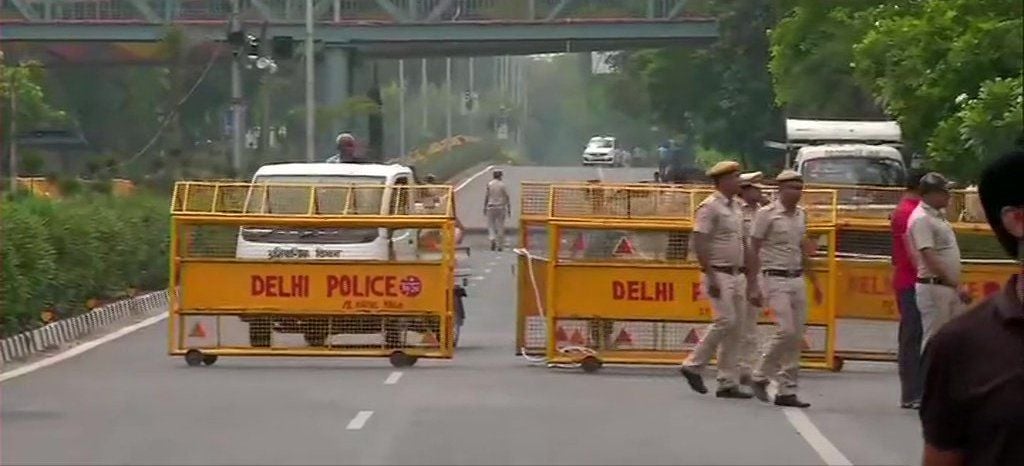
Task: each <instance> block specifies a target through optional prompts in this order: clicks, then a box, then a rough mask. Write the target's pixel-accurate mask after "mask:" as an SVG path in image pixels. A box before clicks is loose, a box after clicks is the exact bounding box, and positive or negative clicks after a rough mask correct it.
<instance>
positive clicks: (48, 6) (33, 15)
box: [0, 0, 688, 23]
mask: <svg viewBox="0 0 1024 466" xmlns="http://www.w3.org/2000/svg"><path fill="white" fill-rule="evenodd" d="M236 1H237V3H238V8H239V13H240V15H241V16H242V17H244V18H245V19H249V20H259V21H269V22H272V23H275V22H290V21H302V20H303V19H304V18H305V11H304V10H305V3H306V2H305V0H6V1H4V2H0V19H5V20H26V21H33V22H64V21H111V20H122V21H123V20H133V21H143V22H147V23H170V22H175V21H189V20H225V19H227V18H228V17H229V16H230V15H231V14H232V12H233V9H234V3H235V2H236ZM687 3H688V0H314V5H315V6H314V16H315V17H316V20H317V21H342V20H348V21H351V20H374V21H392V22H438V21H441V22H453V21H480V20H499V21H501V20H528V21H534V20H546V21H553V20H559V19H585V18H590V19H593V18H619V19H622V18H646V19H672V18H675V17H678V16H680V15H685V14H686V8H685V7H686V6H687Z"/></svg>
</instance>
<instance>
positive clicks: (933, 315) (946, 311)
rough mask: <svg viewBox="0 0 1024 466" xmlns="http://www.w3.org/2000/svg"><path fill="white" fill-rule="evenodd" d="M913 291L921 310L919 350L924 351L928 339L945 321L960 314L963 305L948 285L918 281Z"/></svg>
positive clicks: (958, 296) (918, 307) (955, 292)
mask: <svg viewBox="0 0 1024 466" xmlns="http://www.w3.org/2000/svg"><path fill="white" fill-rule="evenodd" d="M914 291H915V293H916V294H917V309H918V310H919V311H920V312H921V329H922V332H921V351H924V347H925V346H926V345H927V344H928V339H929V338H931V337H933V336H935V334H936V333H937V332H938V331H939V329H941V328H942V326H943V325H946V322H949V321H950V320H952V319H953V318H954V317H956V316H958V315H960V313H961V312H963V310H964V305H963V303H962V302H960V295H959V294H958V293H957V291H956V289H955V288H953V287H950V286H945V285H933V284H927V283H918V284H917V285H916V286H915V287H914Z"/></svg>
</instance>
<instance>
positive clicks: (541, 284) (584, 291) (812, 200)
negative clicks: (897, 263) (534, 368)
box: [517, 183, 836, 372]
mask: <svg viewBox="0 0 1024 466" xmlns="http://www.w3.org/2000/svg"><path fill="white" fill-rule="evenodd" d="M710 193H711V190H710V189H707V188H693V187H676V186H670V185H657V186H655V185H647V186H644V185H637V184H622V185H616V184H587V183H564V184H546V183H525V184H524V185H523V187H522V199H521V212H522V216H521V220H520V221H521V226H520V241H521V245H522V247H521V248H520V250H519V252H520V253H521V254H520V258H519V266H518V270H519V274H518V275H519V308H518V319H517V321H518V324H517V343H518V345H517V346H519V348H520V352H521V353H524V354H527V355H541V354H542V355H544V356H545V359H546V360H547V361H548V362H549V363H553V364H561V363H580V364H581V365H582V367H583V369H584V370H585V371H588V372H589V371H594V370H597V369H598V368H600V367H601V366H602V365H603V364H604V363H612V364H679V363H681V362H682V361H683V359H684V358H685V357H686V354H687V353H688V351H689V350H691V349H692V347H693V346H694V344H695V343H696V342H697V341H698V340H699V338H700V333H699V332H700V331H701V329H702V328H703V327H704V326H705V325H706V324H707V323H708V322H709V321H710V319H711V309H710V303H709V302H708V300H707V299H706V298H705V297H704V296H703V295H702V293H701V288H700V272H699V267H698V265H697V264H696V262H695V261H694V260H693V258H692V256H691V255H690V254H689V251H687V249H688V246H689V236H690V232H691V231H692V229H693V218H694V210H695V208H696V206H697V205H698V204H699V203H700V202H701V201H702V200H703V199H704V197H706V196H707V195H708V194H710ZM545 204H546V209H543V211H542V208H541V206H543V205H545ZM804 204H805V206H806V207H807V208H808V212H809V214H810V215H809V233H810V234H811V235H813V237H817V238H818V240H819V241H818V244H819V246H820V248H819V250H818V251H817V252H816V253H815V259H814V262H815V263H814V267H815V269H816V271H818V272H819V273H818V275H819V280H821V283H819V286H820V288H821V290H822V292H823V297H824V299H823V300H822V302H814V301H813V299H811V300H809V302H811V303H814V304H813V306H812V309H811V310H810V313H809V314H810V315H809V316H808V326H809V328H810V329H811V330H810V331H809V332H808V333H809V336H810V338H809V339H808V343H809V344H808V347H807V348H805V351H804V357H803V358H802V364H803V365H804V366H806V367H816V368H827V369H831V368H834V367H835V363H836V360H835V358H834V357H833V356H834V349H835V344H834V342H835V328H834V322H835V318H834V314H833V309H834V306H835V294H836V283H835V280H834V278H835V277H836V273H835V267H836V262H835V244H836V236H835V221H836V218H835V212H836V210H835V191H832V190H819V191H813V190H808V192H806V193H805V202H804ZM768 319H769V316H768V315H764V316H762V321H764V322H768V321H769V320H768ZM812 341H813V344H812V343H811V342H812Z"/></svg>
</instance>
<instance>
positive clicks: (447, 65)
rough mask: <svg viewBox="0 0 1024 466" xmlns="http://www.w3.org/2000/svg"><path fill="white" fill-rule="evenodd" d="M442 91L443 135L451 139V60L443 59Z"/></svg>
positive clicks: (448, 58) (449, 58)
mask: <svg viewBox="0 0 1024 466" xmlns="http://www.w3.org/2000/svg"><path fill="white" fill-rule="evenodd" d="M444 91H445V99H444V102H445V105H444V113H445V134H446V135H447V136H446V137H449V138H450V137H452V58H451V57H446V58H445V59H444Z"/></svg>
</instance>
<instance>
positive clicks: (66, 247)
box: [0, 193, 169, 335]
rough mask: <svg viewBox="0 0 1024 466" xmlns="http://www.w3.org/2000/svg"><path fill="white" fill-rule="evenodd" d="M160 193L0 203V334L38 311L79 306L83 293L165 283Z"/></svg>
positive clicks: (112, 293)
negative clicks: (0, 316)
mask: <svg viewBox="0 0 1024 466" xmlns="http://www.w3.org/2000/svg"><path fill="white" fill-rule="evenodd" d="M167 204H168V203H167V200H166V199H164V198H162V197H159V196H153V195H147V194H139V195H137V196H133V197H112V196H108V195H100V194H94V193H88V194H82V195H80V196H75V197H71V198H66V199H64V200H58V201H52V200H46V199H41V198H36V197H31V196H22V197H16V198H11V199H7V200H4V201H2V203H0V263H2V267H0V293H2V295H0V306H2V310H3V312H2V315H3V321H2V322H0V325H2V328H0V334H4V335H8V334H13V333H16V332H19V331H23V330H25V329H27V328H31V327H32V326H33V325H34V323H36V322H38V320H39V315H40V312H42V311H43V310H47V309H50V310H53V311H55V312H56V313H57V314H58V315H60V316H70V315H74V314H78V313H81V312H84V311H85V310H87V309H86V306H87V304H86V303H87V302H88V301H89V300H90V299H100V300H103V299H110V298H118V297H121V296H124V295H125V293H126V292H127V291H128V290H129V289H141V290H156V289H160V288H163V287H165V286H166V284H167V251H168V228H169V225H168V220H169V215H168V207H167Z"/></svg>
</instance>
